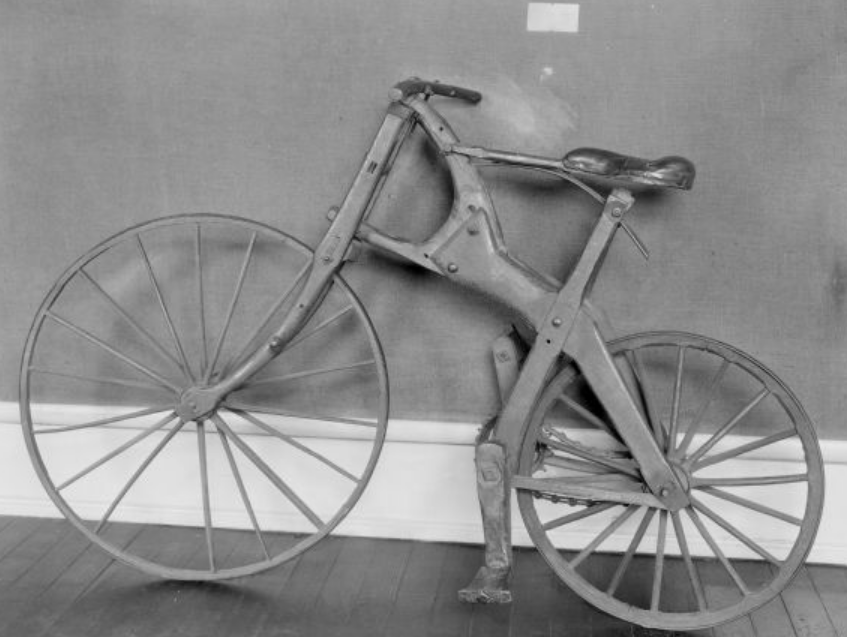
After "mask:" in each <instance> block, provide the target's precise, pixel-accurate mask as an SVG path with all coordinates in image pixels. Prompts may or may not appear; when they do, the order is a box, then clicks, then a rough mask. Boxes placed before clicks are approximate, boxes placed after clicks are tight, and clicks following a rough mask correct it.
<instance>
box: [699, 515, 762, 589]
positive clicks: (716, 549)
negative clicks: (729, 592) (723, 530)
mask: <svg viewBox="0 0 847 637" xmlns="http://www.w3.org/2000/svg"><path fill="white" fill-rule="evenodd" d="M686 511H688V516H689V517H690V518H691V520H692V522H694V525H695V526H696V527H697V530H698V531H699V532H700V535H701V536H703V539H704V540H706V543H707V544H708V545H709V548H710V549H712V553H714V554H715V557H716V558H718V561H720V563H721V564H722V565H723V567H724V570H725V571H726V572H727V574H728V575H729V577H730V579H732V581H733V583H734V584H735V585H736V586H737V587H738V590H739V591H741V594H742V595H749V594H750V589H748V588H747V585H746V584H745V583H744V580H743V579H741V576H740V575H739V574H738V571H736V570H735V567H733V566H732V564H730V562H729V560H728V559H726V555H724V554H723V551H721V547H720V546H718V543H717V542H715V538H713V537H712V534H711V533H709V530H708V529H707V528H706V526H705V525H704V524H703V522H702V521H701V520H700V516H699V515H697V511H695V510H694V509H686Z"/></svg>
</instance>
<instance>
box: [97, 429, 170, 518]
mask: <svg viewBox="0 0 847 637" xmlns="http://www.w3.org/2000/svg"><path fill="white" fill-rule="evenodd" d="M183 425H185V421H182V420H181V421H179V423H177V424H176V425H175V426H173V427H171V430H170V431H169V432H168V433H167V434H165V437H164V438H162V440H160V441H159V444H158V445H156V448H155V449H153V451H151V452H150V453H149V454H148V456H147V457H146V458H145V459H144V461H143V462H142V463H141V465H140V466H139V467H138V469H136V470H135V473H133V474H132V476H131V477H130V479H129V480H127V483H126V484H125V485H124V486H123V489H121V490H120V493H118V495H117V496H116V497H115V499H114V500H112V503H111V504H110V505H109V508H108V509H106V513H104V514H103V517H102V518H100V522H98V524H97V527H96V528H95V529H94V533H95V534H98V533H100V531H101V530H102V529H103V527H104V526H105V525H106V522H108V521H109V518H110V517H111V516H112V513H114V512H115V509H116V508H117V507H118V505H119V504H120V503H121V501H122V500H123V499H124V496H125V495H126V494H127V492H129V490H130V489H131V488H132V485H134V484H135V483H136V481H137V480H138V478H140V477H141V474H142V473H144V471H145V470H146V469H147V467H148V466H150V463H151V462H153V460H155V459H156V456H158V455H159V452H160V451H162V449H164V448H165V445H167V444H168V443H169V442H170V441H171V439H172V438H173V437H174V436H175V435H176V434H177V433H179V431H180V430H181V429H182V427H183Z"/></svg>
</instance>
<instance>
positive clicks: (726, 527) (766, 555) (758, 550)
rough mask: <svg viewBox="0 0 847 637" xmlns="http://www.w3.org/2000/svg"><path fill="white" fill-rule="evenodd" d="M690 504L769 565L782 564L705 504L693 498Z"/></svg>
mask: <svg viewBox="0 0 847 637" xmlns="http://www.w3.org/2000/svg"><path fill="white" fill-rule="evenodd" d="M691 502H692V504H693V505H694V508H695V509H697V510H698V511H700V513H702V514H703V515H705V516H706V517H707V518H709V519H710V520H712V522H714V523H715V524H717V525H718V526H720V527H721V528H723V529H724V530H725V531H728V532H729V533H731V534H732V535H734V536H735V537H736V538H737V539H738V540H739V541H741V542H742V543H743V544H744V545H745V546H747V548H749V549H750V550H751V551H753V552H755V553H758V554H759V555H761V556H762V557H763V558H765V559H766V560H767V561H769V562H770V563H771V564H774V565H776V566H780V565H781V564H782V562H780V561H779V560H778V559H777V558H776V557H774V556H773V555H772V554H771V553H770V552H768V551H767V550H766V549H764V548H762V547H761V546H759V545H758V544H756V542H754V541H753V540H751V539H750V538H749V537H747V535H745V534H744V533H742V532H741V531H739V530H738V529H737V528H736V527H735V526H733V525H732V524H731V523H730V522H728V521H727V520H725V519H724V518H723V517H721V516H720V515H718V514H717V513H715V512H714V511H712V510H711V509H710V508H709V507H707V506H706V505H705V504H703V503H702V502H700V501H699V500H696V499H694V498H691Z"/></svg>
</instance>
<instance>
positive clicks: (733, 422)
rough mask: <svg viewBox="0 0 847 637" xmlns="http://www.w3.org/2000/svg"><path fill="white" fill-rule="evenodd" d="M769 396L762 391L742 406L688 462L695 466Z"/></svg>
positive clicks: (768, 392)
mask: <svg viewBox="0 0 847 637" xmlns="http://www.w3.org/2000/svg"><path fill="white" fill-rule="evenodd" d="M769 395H770V390H768V389H762V391H760V392H759V393H758V394H756V395H755V396H754V397H753V399H752V400H751V401H750V402H748V403H747V404H746V405H744V407H742V408H741V410H740V411H739V412H738V413H737V414H735V415H734V416H733V417H732V418H730V419H729V421H728V422H727V423H726V424H725V425H723V426H722V427H721V428H720V429H718V430H717V431H716V432H715V433H714V434H712V437H711V438H709V439H708V440H707V441H706V442H704V443H703V444H702V445H701V446H700V448H699V449H697V451H695V452H694V453H693V454H692V455H691V458H690V459H689V462H691V463H692V464H696V463H697V461H698V460H699V459H700V458H702V457H703V456H704V455H706V454H707V453H709V450H710V449H712V447H714V446H715V445H716V444H718V443H719V442H720V441H721V440H722V439H723V437H724V436H726V435H727V434H728V433H729V432H730V431H732V430H733V429H734V428H735V427H736V426H737V425H738V423H740V422H741V421H742V420H744V417H745V416H746V415H747V414H749V413H750V412H751V411H752V410H753V408H754V407H755V406H756V405H758V404H759V403H760V402H762V401H763V400H764V399H765V398H766V397H767V396H769Z"/></svg>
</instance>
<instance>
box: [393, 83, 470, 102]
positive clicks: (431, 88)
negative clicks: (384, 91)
mask: <svg viewBox="0 0 847 637" xmlns="http://www.w3.org/2000/svg"><path fill="white" fill-rule="evenodd" d="M389 95H390V97H391V99H392V100H394V101H399V100H402V99H404V98H406V97H409V96H410V95H426V96H427V97H428V96H430V95H441V96H442V97H453V98H456V99H460V100H465V101H466V102H470V103H471V104H476V103H478V102H479V101H480V100H481V99H482V93H480V92H478V91H474V90H471V89H469V88H462V87H461V86H452V85H450V84H441V83H440V82H428V81H426V80H422V79H420V78H417V77H412V78H409V79H408V80H403V81H402V82H399V83H398V84H395V85H394V88H392V89H391V92H390V94H389Z"/></svg>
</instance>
